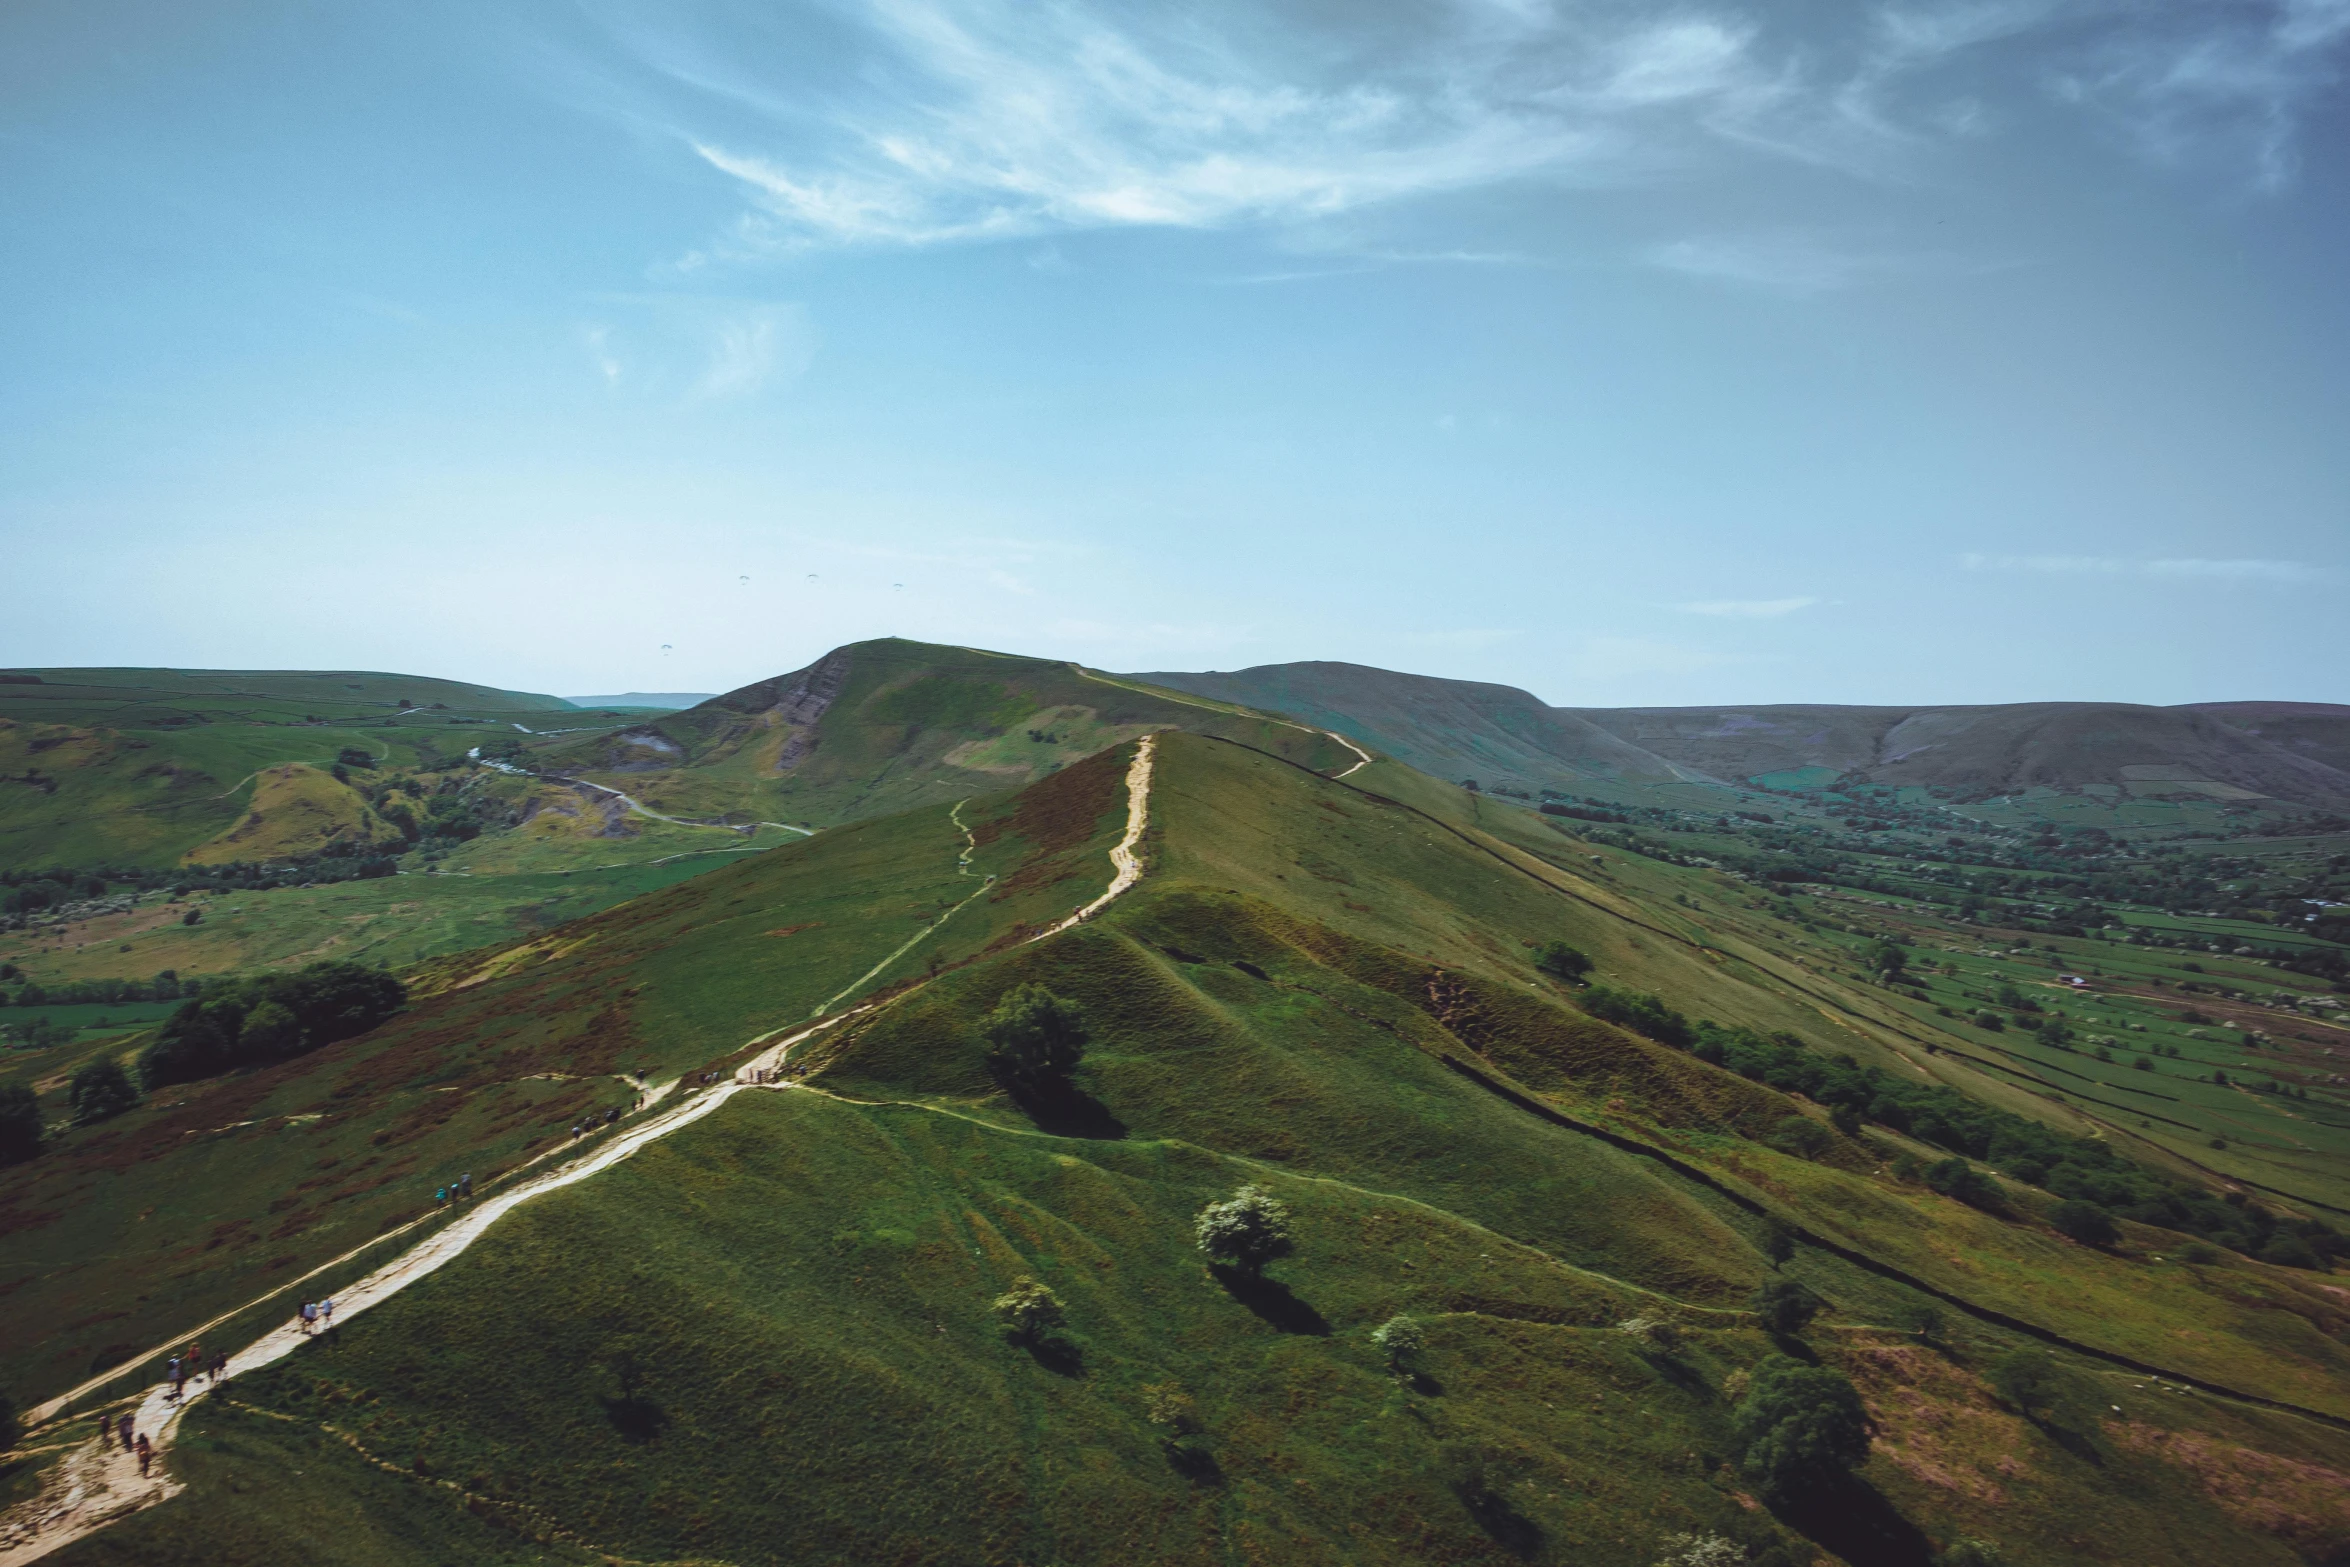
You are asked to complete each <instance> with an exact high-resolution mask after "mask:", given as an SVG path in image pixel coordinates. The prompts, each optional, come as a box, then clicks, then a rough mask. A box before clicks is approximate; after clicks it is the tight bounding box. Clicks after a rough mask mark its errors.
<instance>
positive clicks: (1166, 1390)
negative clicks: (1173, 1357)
mask: <svg viewBox="0 0 2350 1567" xmlns="http://www.w3.org/2000/svg"><path fill="white" fill-rule="evenodd" d="M1142 1413H1143V1418H1144V1419H1146V1420H1148V1421H1149V1422H1150V1423H1151V1424H1152V1425H1154V1426H1157V1427H1158V1428H1159V1429H1160V1430H1161V1431H1164V1432H1166V1433H1167V1435H1168V1437H1169V1438H1171V1439H1177V1440H1180V1439H1181V1438H1183V1437H1187V1436H1192V1435H1195V1434H1197V1433H1198V1431H1199V1429H1200V1418H1199V1405H1198V1404H1197V1403H1196V1402H1195V1401H1194V1400H1193V1399H1192V1396H1191V1395H1190V1394H1189V1393H1186V1392H1185V1391H1184V1390H1183V1388H1182V1387H1181V1386H1180V1385H1179V1384H1177V1383H1174V1382H1151V1383H1147V1384H1145V1385H1144V1387H1143V1390H1142Z"/></svg>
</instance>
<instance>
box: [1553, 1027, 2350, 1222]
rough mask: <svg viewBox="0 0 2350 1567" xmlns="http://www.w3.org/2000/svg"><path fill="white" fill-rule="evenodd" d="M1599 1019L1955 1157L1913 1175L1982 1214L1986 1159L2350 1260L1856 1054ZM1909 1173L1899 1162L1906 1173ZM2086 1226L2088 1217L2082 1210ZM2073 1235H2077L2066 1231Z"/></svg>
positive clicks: (2120, 1212)
mask: <svg viewBox="0 0 2350 1567" xmlns="http://www.w3.org/2000/svg"><path fill="white" fill-rule="evenodd" d="M1576 1001H1577V1004H1578V1005H1579V1006H1581V1007H1582V1008H1583V1010H1584V1011H1586V1012H1588V1013H1590V1014H1591V1015H1592V1016H1593V1017H1597V1018H1601V1019H1604V1020H1605V1021H1607V1022H1611V1023H1615V1024H1618V1025H1620V1026H1622V1027H1624V1028H1628V1029H1631V1030H1632V1031H1633V1032H1634V1033H1638V1034H1643V1035H1645V1036H1647V1037H1648V1038H1650V1039H1654V1040H1656V1041H1657V1042H1659V1043H1660V1044H1667V1045H1672V1046H1675V1047H1676V1048H1679V1049H1684V1050H1688V1051H1689V1052H1690V1053H1691V1054H1693V1055H1695V1056H1697V1057H1699V1058H1700V1059H1702V1060H1705V1061H1710V1062H1712V1063H1713V1064H1714V1065H1716V1066H1721V1067H1726V1068H1728V1069H1729V1070H1731V1071H1733V1072H1736V1073H1737V1074H1738V1075H1739V1076H1741V1077H1744V1078H1748V1079H1750V1080H1752V1081H1754V1082H1758V1083H1764V1084H1767V1085H1769V1086H1770V1087H1772V1088H1776V1089H1778V1090H1780V1091H1781V1092H1783V1093H1791V1094H1801V1095H1802V1096H1804V1097H1805V1098H1807V1099H1810V1100H1812V1101H1814V1102H1815V1103H1818V1104H1824V1105H1826V1106H1828V1107H1829V1110H1830V1111H1831V1113H1832V1114H1833V1116H1834V1118H1835V1121H1836V1124H1837V1126H1838V1128H1839V1129H1840V1130H1843V1131H1846V1132H1848V1133H1850V1132H1857V1131H1858V1130H1860V1128H1861V1126H1862V1125H1863V1124H1865V1123H1874V1124H1876V1125H1879V1126H1884V1127H1888V1128H1890V1129H1892V1130H1893V1131H1896V1132H1903V1133H1907V1134H1908V1135H1910V1136H1912V1137H1915V1138H1917V1139H1918V1140H1919V1141H1920V1142H1926V1143H1931V1144H1933V1145H1934V1146H1936V1147H1938V1148H1944V1149H1948V1150H1949V1151H1950V1153H1951V1154H1952V1155H1953V1157H1952V1158H1949V1159H1946V1160H1941V1161H1938V1162H1936V1163H1933V1164H1930V1165H1924V1166H1922V1167H1920V1168H1919V1169H1918V1170H1917V1171H1916V1172H1915V1173H1916V1174H1917V1176H1918V1178H1920V1179H1922V1180H1924V1181H1925V1182H1926V1184H1927V1185H1929V1186H1931V1187H1932V1188H1934V1189H1935V1190H1937V1191H1940V1192H1942V1193H1943V1194H1944V1195H1946V1196H1951V1197H1956V1198H1958V1199H1959V1200H1961V1201H1963V1202H1971V1203H1974V1204H1976V1205H1977V1206H1980V1207H1986V1208H1996V1207H1997V1206H1998V1205H1999V1201H2000V1199H1999V1195H1998V1191H1999V1189H1998V1185H1997V1183H1996V1182H1994V1181H1992V1180H1991V1179H1990V1178H1989V1177H1987V1176H1985V1175H1984V1174H1983V1173H1982V1172H1981V1171H1980V1170H1977V1169H1975V1168H1974V1166H1973V1165H1972V1164H1970V1163H1969V1162H1968V1161H1969V1160H1981V1161H1983V1162H1986V1163H1989V1164H1991V1165H1993V1166H1995V1167H1996V1168H1998V1169H1999V1170H2001V1171H2003V1172H2004V1173H2006V1174H2008V1175H2010V1176H2013V1177H2014V1178H2015V1179H2017V1180H2019V1181H2023V1182H2025V1183H2027V1184H2029V1185H2033V1186H2038V1187H2041V1188H2043V1189H2044V1190H2046V1191H2049V1192H2053V1193H2054V1194H2055V1195H2056V1196H2057V1197H2059V1198H2062V1199H2066V1200H2068V1201H2073V1202H2079V1203H2083V1204H2088V1205H2093V1206H2095V1207H2096V1208H2098V1209H2099V1210H2100V1211H2102V1212H2103V1213H2104V1214H2105V1215H2107V1217H2108V1219H2109V1220H2110V1219H2112V1218H2122V1219H2129V1220H2131V1221H2133V1222H2136V1223H2140V1224H2156V1225H2161V1226H2163V1227H2164V1228H2166V1229H2173V1230H2181V1231H2184V1232H2186V1233H2187V1234H2190V1235H2195V1236H2199V1237H2201V1238H2202V1239H2204V1240H2207V1241H2213V1242H2216V1243H2218V1244H2219V1245H2222V1246H2226V1247H2228V1248H2229V1249H2231V1250H2233V1251H2239V1252H2242V1253H2244V1254H2245V1255H2247V1256H2256V1257H2259V1258H2260V1259H2261V1260H2263V1261H2265V1262H2274V1263H2280V1264H2283V1265H2285V1266H2288V1267H2305V1268H2316V1267H2324V1266H2326V1265H2327V1263H2328V1262H2329V1260H2330V1259H2332V1258H2334V1257H2341V1256H2350V1239H2345V1238H2344V1237H2343V1236H2342V1235H2341V1234H2339V1233H2338V1232H2336V1231H2335V1230H2334V1229H2333V1228H2332V1226H2330V1225H2328V1224H2326V1223H2325V1222H2324V1221H2323V1220H2320V1219H2293V1218H2285V1217H2280V1216H2279V1215H2276V1214H2273V1213H2270V1212H2269V1211H2268V1210H2267V1209H2265V1208H2263V1207H2261V1206H2260V1205H2259V1204H2258V1203H2255V1202H2251V1201H2249V1200H2247V1199H2246V1198H2244V1197H2243V1195H2242V1194H2241V1193H2230V1194H2229V1195H2228V1196H2227V1197H2226V1198H2224V1199H2223V1198H2220V1197H2216V1196H2214V1195H2212V1194H2211V1193H2210V1192H2207V1191H2205V1190H2203V1189H2202V1188H2200V1187H2193V1186H2186V1185H2182V1184H2180V1183H2178V1182H2175V1181H2172V1180H2170V1179H2168V1178H2166V1177H2164V1176H2161V1175H2157V1174H2155V1173H2154V1172H2152V1171H2150V1170H2147V1169H2146V1168H2144V1167H2143V1166H2141V1165H2138V1164H2135V1163H2133V1162H2131V1161H2130V1160H2129V1159H2127V1158H2125V1157H2124V1156H2123V1155H2121V1154H2120V1153H2117V1152H2115V1151H2114V1150H2113V1149H2112V1148H2111V1147H2110V1146H2108V1145H2106V1144H2104V1143H2101V1142H2095V1141H2092V1140H2090V1139H2088V1138H2083V1137H2072V1136H2068V1135H2067V1134H2065V1133H2063V1132H2058V1131H2054V1130H2052V1129H2050V1128H2048V1127H2045V1126H2042V1125H2041V1124H2040V1123H2039V1122H2037V1121H2029V1120H2026V1119H2024V1118H2023V1117H2022V1116H2019V1115H2011V1114H2009V1113H2008V1112H2006V1111H2004V1110H1998V1109H1994V1108H1992V1107H1991V1106H1989V1105H1986V1104H1982V1103H1980V1102H1978V1101H1976V1100H1974V1099H1970V1098H1968V1097H1967V1096H1966V1095H1965V1094H1962V1093H1960V1092H1958V1091H1957V1090H1956V1089H1952V1088H1943V1087H1939V1086H1936V1085H1932V1084H1927V1083H1920V1082H1916V1081H1913V1080H1911V1079H1907V1078H1900V1077H1894V1076H1891V1075H1889V1074H1887V1073H1884V1072H1880V1071H1878V1070H1877V1069H1876V1068H1874V1067H1867V1066H1861V1065H1860V1064H1858V1063H1857V1062H1855V1061H1854V1060H1853V1058H1852V1057H1851V1056H1849V1055H1839V1056H1834V1057H1829V1056H1824V1055H1822V1054H1820V1053H1819V1052H1817V1051H1815V1050H1813V1049H1812V1048H1811V1047H1810V1046H1809V1045H1807V1044H1805V1043H1804V1041H1803V1040H1802V1039H1801V1038H1800V1037H1799V1036H1797V1035H1794V1034H1790V1033H1786V1032H1779V1033H1773V1034H1762V1033H1758V1032H1756V1031H1755V1030H1753V1029H1749V1028H1738V1027H1727V1028H1726V1027H1723V1026H1722V1025H1720V1024H1717V1023H1712V1022H1706V1021H1702V1020H1701V1021H1699V1022H1695V1023H1692V1022H1691V1021H1690V1020H1689V1019H1688V1018H1686V1017H1684V1016H1683V1015H1682V1014H1681V1013H1679V1012H1676V1011H1674V1010H1673V1009H1672V1008H1670V1007H1668V1006H1666V1005H1665V1004H1664V1002H1663V1001H1662V1000H1661V999H1659V998H1658V997H1656V996H1653V995H1638V994H1634V993H1631V992H1628V991H1621V990H1613V989H1610V988H1609V987H1607V986H1605V985H1600V984H1594V985H1591V986H1589V987H1588V988H1587V989H1585V990H1584V991H1583V992H1582V994H1581V995H1579V996H1578V997H1577V998H1576ZM1898 1168H1900V1166H1898V1165H1897V1169H1898ZM2072 1217H2073V1220H2074V1221H2077V1222H2083V1223H2085V1222H2087V1221H2085V1220H2083V1219H2081V1217H2080V1215H2079V1213H2078V1210H2073V1211H2072ZM2068 1233H2070V1231H2068Z"/></svg>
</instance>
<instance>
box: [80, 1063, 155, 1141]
mask: <svg viewBox="0 0 2350 1567" xmlns="http://www.w3.org/2000/svg"><path fill="white" fill-rule="evenodd" d="M66 1096H67V1099H68V1100H69V1102H71V1104H72V1105H73V1118H74V1122H75V1124H77V1125H80V1126H88V1125H90V1124H91V1123H92V1122H94V1121H106V1120H111V1119H113V1118H114V1117H115V1116H118V1115H120V1114H122V1113H123V1112H124V1111H125V1110H128V1109H129V1108H130V1107H131V1106H132V1105H135V1104H137V1103H138V1102H139V1091H138V1090H137V1089H135V1088H133V1087H132V1086H131V1079H130V1074H129V1073H127V1072H125V1071H124V1070H123V1069H122V1065H121V1063H119V1062H117V1061H115V1060H114V1059H112V1058H111V1057H107V1058H103V1059H100V1060H97V1061H92V1062H90V1063H89V1064H88V1065H87V1066H84V1067H83V1068H82V1069H81V1070H80V1071H78V1072H76V1073H74V1075H73V1085H72V1087H70V1088H69V1089H67V1091H66Z"/></svg>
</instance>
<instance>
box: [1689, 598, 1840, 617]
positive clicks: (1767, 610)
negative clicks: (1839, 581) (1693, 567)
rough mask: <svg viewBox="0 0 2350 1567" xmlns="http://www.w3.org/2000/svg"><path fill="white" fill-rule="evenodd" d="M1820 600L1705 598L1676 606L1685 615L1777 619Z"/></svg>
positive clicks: (1809, 606) (1806, 607) (1807, 607)
mask: <svg viewBox="0 0 2350 1567" xmlns="http://www.w3.org/2000/svg"><path fill="white" fill-rule="evenodd" d="M1818 602H1819V600H1818V599H1816V598H1785V599H1703V600H1700V601H1699V602H1697V603H1694V604H1680V605H1676V606H1674V607H1675V608H1677V609H1679V610H1680V611H1681V613H1682V614H1684V615H1713V616H1717V617H1719V618H1721V619H1725V620H1776V619H1778V618H1779V617H1780V616H1781V615H1792V614H1794V613H1795V612H1796V611H1797V610H1799V609H1809V608H1811V607H1812V606H1813V605H1814V604H1817V603H1818Z"/></svg>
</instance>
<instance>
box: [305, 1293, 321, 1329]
mask: <svg viewBox="0 0 2350 1567" xmlns="http://www.w3.org/2000/svg"><path fill="white" fill-rule="evenodd" d="M317 1320H318V1308H317V1307H316V1306H314V1305H312V1304H311V1303H310V1302H309V1301H304V1302H302V1331H303V1332H304V1333H308V1332H309V1331H310V1327H311V1324H312V1323H314V1322H316V1321H317Z"/></svg>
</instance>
